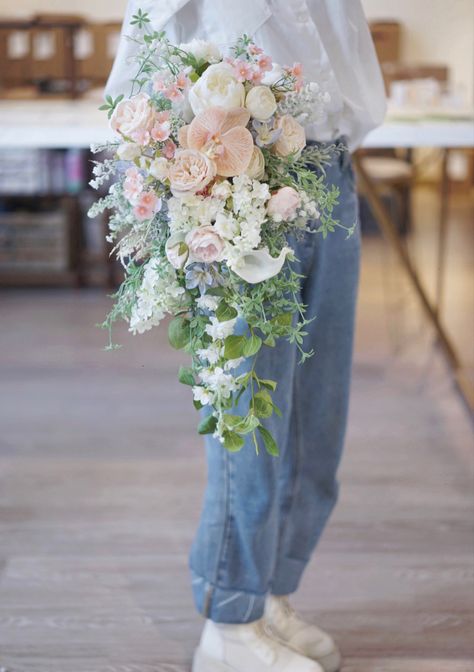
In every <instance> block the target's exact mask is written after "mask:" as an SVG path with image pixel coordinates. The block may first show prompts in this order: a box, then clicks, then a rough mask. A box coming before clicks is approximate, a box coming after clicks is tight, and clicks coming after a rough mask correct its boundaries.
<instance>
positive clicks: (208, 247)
mask: <svg viewBox="0 0 474 672" xmlns="http://www.w3.org/2000/svg"><path fill="white" fill-rule="evenodd" d="M185 240H186V245H187V246H188V248H189V257H190V260H191V261H200V262H204V263H205V264H210V263H212V262H213V261H221V260H222V253H223V251H224V241H223V240H222V238H221V237H220V236H219V235H218V234H217V233H216V232H215V231H214V227H212V226H201V227H200V228H198V229H193V230H192V231H190V232H189V233H188V234H187V236H186V239H185Z"/></svg>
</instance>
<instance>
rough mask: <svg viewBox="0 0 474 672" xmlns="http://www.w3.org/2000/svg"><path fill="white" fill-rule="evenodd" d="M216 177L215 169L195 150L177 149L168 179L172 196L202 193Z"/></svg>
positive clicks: (208, 160)
mask: <svg viewBox="0 0 474 672" xmlns="http://www.w3.org/2000/svg"><path fill="white" fill-rule="evenodd" d="M215 175H216V167H215V165H214V162H213V161H211V159H209V158H208V157H207V156H206V155H205V154H203V153H202V152H200V151H198V150H197V149H179V150H177V151H176V154H175V156H174V161H173V163H172V164H171V165H170V168H169V171H168V177H169V181H170V186H171V191H172V193H173V195H174V196H184V195H186V194H195V193H196V192H197V191H202V189H204V188H205V187H207V185H208V184H209V182H210V181H211V180H212V179H213V178H214V177H215Z"/></svg>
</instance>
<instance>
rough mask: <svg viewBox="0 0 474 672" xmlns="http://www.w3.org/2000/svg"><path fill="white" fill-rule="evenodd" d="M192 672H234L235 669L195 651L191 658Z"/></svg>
mask: <svg viewBox="0 0 474 672" xmlns="http://www.w3.org/2000/svg"><path fill="white" fill-rule="evenodd" d="M192 672H236V668H235V667H231V666H230V665H227V663H223V662H221V661H220V660H216V659H215V658H211V657H210V656H207V655H206V654H205V653H203V652H202V651H200V650H199V649H197V651H196V653H195V654H194V658H193V667H192Z"/></svg>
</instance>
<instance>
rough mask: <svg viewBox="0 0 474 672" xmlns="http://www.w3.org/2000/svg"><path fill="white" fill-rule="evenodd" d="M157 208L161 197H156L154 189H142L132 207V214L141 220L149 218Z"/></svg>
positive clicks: (159, 207) (159, 208)
mask: <svg viewBox="0 0 474 672" xmlns="http://www.w3.org/2000/svg"><path fill="white" fill-rule="evenodd" d="M159 210H161V198H158V196H157V195H156V194H155V192H154V191H144V192H143V193H142V194H141V196H140V197H139V199H138V201H137V204H136V205H135V207H134V208H133V214H134V215H135V217H136V218H137V219H138V220H139V221H140V222H143V221H145V220H146V219H151V218H152V217H153V216H154V214H155V212H158V211H159Z"/></svg>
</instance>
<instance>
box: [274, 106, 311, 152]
mask: <svg viewBox="0 0 474 672" xmlns="http://www.w3.org/2000/svg"><path fill="white" fill-rule="evenodd" d="M275 126H276V128H280V129H281V135H280V137H279V138H278V140H277V141H276V142H275V144H274V145H273V151H274V152H275V154H277V155H278V156H281V157H285V156H289V155H290V154H296V155H298V154H300V152H301V150H302V149H304V147H305V146H306V134H305V131H304V128H303V126H301V124H299V123H298V122H297V121H296V119H294V118H293V117H292V116H291V115H289V114H285V115H283V117H280V118H279V119H277V122H276V124H275Z"/></svg>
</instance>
